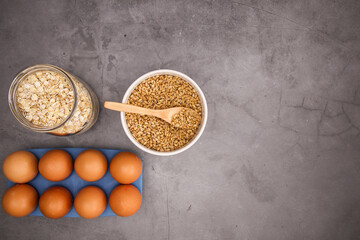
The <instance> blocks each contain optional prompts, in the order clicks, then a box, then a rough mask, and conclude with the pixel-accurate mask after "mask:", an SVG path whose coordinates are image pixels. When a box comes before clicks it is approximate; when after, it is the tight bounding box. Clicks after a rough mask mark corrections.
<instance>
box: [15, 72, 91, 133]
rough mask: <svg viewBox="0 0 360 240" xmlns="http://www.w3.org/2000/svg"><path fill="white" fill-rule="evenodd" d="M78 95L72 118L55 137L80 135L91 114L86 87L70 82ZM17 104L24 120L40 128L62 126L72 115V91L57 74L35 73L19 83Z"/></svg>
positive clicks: (65, 81) (57, 130)
mask: <svg viewBox="0 0 360 240" xmlns="http://www.w3.org/2000/svg"><path fill="white" fill-rule="evenodd" d="M73 81H74V84H75V86H76V88H77V89H76V90H77V93H78V104H77V107H76V109H75V112H74V115H73V116H72V117H71V118H70V119H69V120H68V121H67V122H66V124H65V125H63V126H62V127H60V128H58V129H56V130H55V131H54V133H56V134H64V135H65V134H72V133H76V132H78V131H80V130H81V129H82V128H83V126H84V125H85V124H86V122H87V121H88V120H89V118H90V115H91V112H92V103H91V99H90V95H89V93H88V91H87V90H86V89H85V87H84V86H83V85H82V84H81V83H80V82H78V81H77V80H75V79H73ZM15 94H16V104H17V108H18V109H19V110H20V112H21V113H22V115H23V116H24V117H25V119H26V120H28V121H29V122H31V123H32V124H34V125H36V126H39V127H52V126H56V125H58V124H61V123H62V122H64V121H65V119H66V118H68V116H69V115H70V114H71V111H72V108H73V106H74V101H75V97H74V89H73V88H72V86H71V84H70V83H69V82H68V81H67V80H66V79H65V78H64V77H63V76H62V75H60V74H58V73H56V72H53V71H37V72H35V73H32V74H29V75H28V76H27V77H26V78H25V79H24V80H23V81H22V82H20V84H19V86H18V88H17V90H16V93H15Z"/></svg>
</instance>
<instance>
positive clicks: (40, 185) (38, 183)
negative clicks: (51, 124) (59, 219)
mask: <svg viewBox="0 0 360 240" xmlns="http://www.w3.org/2000/svg"><path fill="white" fill-rule="evenodd" d="M52 149H55V148H38V149H28V150H27V151H29V152H31V153H33V154H34V155H35V156H36V157H37V158H38V159H40V158H41V157H42V155H44V154H45V153H46V152H48V151H49V150H52ZM56 149H62V150H65V151H67V152H68V153H69V154H70V155H71V157H72V158H73V160H75V159H76V157H77V156H78V155H79V154H80V153H81V152H82V151H84V150H86V149H90V148H56ZM95 149H97V150H99V151H101V152H102V153H103V154H104V155H105V156H106V159H107V161H108V164H109V165H110V161H111V159H112V158H113V157H114V156H115V155H116V154H117V153H119V152H123V151H122V150H117V149H103V148H95ZM109 165H108V166H109ZM14 184H15V183H14V182H11V181H8V187H11V186H13V185H14ZM28 184H30V185H31V186H33V187H34V188H35V189H36V190H37V191H38V193H39V196H41V194H42V193H43V192H44V191H45V190H46V189H48V188H49V187H52V186H62V187H65V188H66V189H68V190H69V191H70V192H71V194H72V196H73V198H75V196H76V194H77V193H78V191H80V190H81V189H82V188H84V187H86V186H97V187H99V188H101V189H102V190H103V191H104V192H105V194H106V197H107V199H108V200H109V196H110V193H111V191H112V190H113V189H114V188H115V187H116V186H117V185H119V183H118V182H117V181H115V179H114V178H113V177H112V176H111V174H110V172H109V168H108V170H107V171H106V174H105V175H104V176H103V177H102V178H101V179H100V180H98V181H95V182H87V181H84V180H82V179H81V178H80V177H79V176H78V175H77V174H76V172H75V170H73V171H72V173H71V174H70V176H69V177H67V178H66V179H64V180H62V181H58V182H52V181H48V180H46V179H45V178H43V177H42V176H41V174H40V173H38V175H37V176H36V177H35V178H34V179H33V180H31V181H30V182H28ZM132 185H134V186H135V187H136V188H137V189H139V191H140V193H141V197H142V173H141V175H140V177H139V178H138V179H137V180H136V181H135V182H133V183H132ZM29 215H30V216H44V215H43V214H42V213H41V212H40V209H39V206H37V207H36V209H35V210H34V211H33V212H32V213H30V214H29ZM105 216H116V214H115V213H114V212H113V211H112V210H111V208H110V206H109V204H107V206H106V209H105V211H104V212H103V213H102V214H101V215H100V217H105ZM65 217H80V216H79V214H77V213H76V211H75V209H74V206H72V208H71V210H70V211H69V212H68V213H67V214H66V215H65Z"/></svg>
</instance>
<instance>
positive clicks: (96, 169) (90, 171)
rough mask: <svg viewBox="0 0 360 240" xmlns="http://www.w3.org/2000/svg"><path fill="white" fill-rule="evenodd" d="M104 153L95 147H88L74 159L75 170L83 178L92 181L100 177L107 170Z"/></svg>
mask: <svg viewBox="0 0 360 240" xmlns="http://www.w3.org/2000/svg"><path fill="white" fill-rule="evenodd" d="M107 166H108V163H107V160H106V157H105V156H104V154H103V153H102V152H100V151H98V150H96V149H88V150H85V151H83V152H81V153H80V154H79V156H77V158H76V159H75V172H76V174H77V175H78V176H79V177H80V178H81V179H83V180H85V181H88V182H94V181H97V180H99V179H100V178H102V177H103V176H104V175H105V173H106V171H107Z"/></svg>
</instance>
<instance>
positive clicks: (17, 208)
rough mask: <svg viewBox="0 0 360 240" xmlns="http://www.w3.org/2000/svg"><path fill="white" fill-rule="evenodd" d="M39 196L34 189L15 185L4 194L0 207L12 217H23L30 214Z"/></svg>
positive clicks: (23, 185) (24, 185)
mask: <svg viewBox="0 0 360 240" xmlns="http://www.w3.org/2000/svg"><path fill="white" fill-rule="evenodd" d="M38 198H39V195H38V193H37V191H36V190H35V188H33V187H32V186H30V185H28V184H16V185H14V186H12V187H10V188H9V189H8V190H6V192H5V193H4V195H3V197H2V199H1V206H2V208H3V209H4V211H5V212H6V213H7V214H9V215H10V216H13V217H24V216H26V215H29V214H30V213H32V212H33V211H34V210H35V208H36V206H37V204H38Z"/></svg>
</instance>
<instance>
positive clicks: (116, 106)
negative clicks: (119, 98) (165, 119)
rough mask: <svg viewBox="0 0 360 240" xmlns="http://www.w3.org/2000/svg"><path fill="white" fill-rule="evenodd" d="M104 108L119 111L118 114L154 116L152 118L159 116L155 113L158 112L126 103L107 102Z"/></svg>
mask: <svg viewBox="0 0 360 240" xmlns="http://www.w3.org/2000/svg"><path fill="white" fill-rule="evenodd" d="M104 108H107V109H110V110H114V111H118V112H128V113H138V114H142V115H152V116H155V115H157V114H156V112H155V111H156V110H152V109H147V108H142V107H138V106H134V105H130V104H125V103H118V102H109V101H105V102H104Z"/></svg>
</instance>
